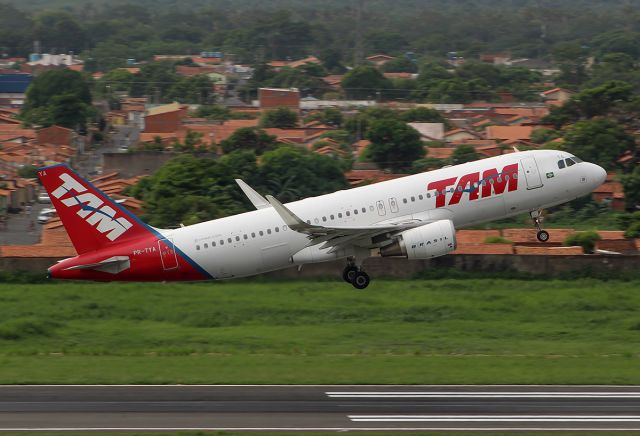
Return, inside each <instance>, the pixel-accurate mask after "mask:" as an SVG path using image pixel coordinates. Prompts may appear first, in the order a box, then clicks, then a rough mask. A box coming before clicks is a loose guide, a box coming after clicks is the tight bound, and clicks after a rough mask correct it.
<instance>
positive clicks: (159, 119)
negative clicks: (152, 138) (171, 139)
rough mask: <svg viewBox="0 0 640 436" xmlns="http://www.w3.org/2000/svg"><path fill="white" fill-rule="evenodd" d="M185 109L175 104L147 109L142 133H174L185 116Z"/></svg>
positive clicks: (185, 107)
mask: <svg viewBox="0 0 640 436" xmlns="http://www.w3.org/2000/svg"><path fill="white" fill-rule="evenodd" d="M187 109H188V107H187V106H184V105H181V104H180V103H177V102H173V103H170V104H165V105H162V106H156V107H154V108H151V109H148V110H147V112H146V114H145V117H144V132H146V133H149V132H153V133H168V132H175V131H176V130H178V128H179V127H180V124H181V122H182V120H183V119H184V118H185V117H186V116H187Z"/></svg>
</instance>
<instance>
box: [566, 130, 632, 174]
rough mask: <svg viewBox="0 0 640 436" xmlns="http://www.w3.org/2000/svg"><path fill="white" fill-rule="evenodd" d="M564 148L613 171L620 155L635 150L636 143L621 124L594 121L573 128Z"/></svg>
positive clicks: (567, 135) (568, 132)
mask: <svg viewBox="0 0 640 436" xmlns="http://www.w3.org/2000/svg"><path fill="white" fill-rule="evenodd" d="M564 148H565V149H566V150H567V151H569V152H570V153H573V154H575V155H576V156H578V157H580V158H582V159H584V160H586V161H589V162H594V163H597V164H598V165H600V166H602V167H604V168H606V169H612V168H614V167H615V166H616V160H617V159H618V158H619V157H620V155H622V154H623V153H624V152H625V151H627V150H634V149H635V141H634V139H633V137H632V136H631V135H629V134H628V133H627V132H625V130H624V128H623V127H622V126H620V125H619V124H617V123H615V122H613V121H610V120H606V119H594V120H585V121H578V122H577V123H575V124H574V125H573V126H571V128H569V129H568V130H567V132H566V134H565V135H564Z"/></svg>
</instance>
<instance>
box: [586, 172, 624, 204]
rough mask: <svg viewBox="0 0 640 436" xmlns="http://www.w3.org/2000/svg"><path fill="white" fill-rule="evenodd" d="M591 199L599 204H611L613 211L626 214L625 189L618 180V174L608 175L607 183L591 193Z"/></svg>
mask: <svg viewBox="0 0 640 436" xmlns="http://www.w3.org/2000/svg"><path fill="white" fill-rule="evenodd" d="M591 198H592V199H593V200H594V201H597V202H598V203H605V204H609V206H610V207H611V209H612V210H615V211H618V212H624V210H625V207H626V204H625V196H624V187H623V186H622V183H620V182H619V181H618V180H617V179H616V173H607V178H606V180H605V182H604V183H603V184H602V185H600V186H598V187H597V188H596V189H594V190H593V192H591Z"/></svg>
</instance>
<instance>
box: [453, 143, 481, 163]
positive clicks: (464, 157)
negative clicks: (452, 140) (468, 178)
mask: <svg viewBox="0 0 640 436" xmlns="http://www.w3.org/2000/svg"><path fill="white" fill-rule="evenodd" d="M478 159H480V156H479V155H478V153H476V149H475V148H473V145H469V144H460V145H458V146H457V147H456V149H455V150H453V154H452V155H451V163H452V164H453V165H458V164H463V163H467V162H473V161H474V160H478Z"/></svg>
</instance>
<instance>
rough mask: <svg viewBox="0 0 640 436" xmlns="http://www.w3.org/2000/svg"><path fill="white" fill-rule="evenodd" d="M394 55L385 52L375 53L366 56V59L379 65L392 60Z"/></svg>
mask: <svg viewBox="0 0 640 436" xmlns="http://www.w3.org/2000/svg"><path fill="white" fill-rule="evenodd" d="M394 59H395V57H393V56H389V55H386V54H375V55H371V56H367V58H366V60H367V61H369V62H371V63H372V64H374V65H375V66H376V67H381V66H383V65H384V64H386V63H387V62H389V61H392V60H394Z"/></svg>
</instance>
